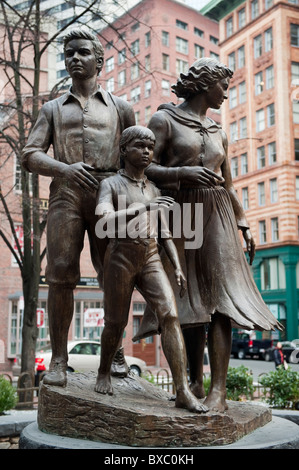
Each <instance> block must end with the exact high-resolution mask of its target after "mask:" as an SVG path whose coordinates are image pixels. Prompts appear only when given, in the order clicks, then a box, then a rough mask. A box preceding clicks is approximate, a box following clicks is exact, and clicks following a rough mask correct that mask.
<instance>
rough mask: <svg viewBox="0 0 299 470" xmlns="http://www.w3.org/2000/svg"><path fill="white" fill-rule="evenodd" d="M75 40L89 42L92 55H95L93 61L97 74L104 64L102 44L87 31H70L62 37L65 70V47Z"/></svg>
mask: <svg viewBox="0 0 299 470" xmlns="http://www.w3.org/2000/svg"><path fill="white" fill-rule="evenodd" d="M76 40H81V41H90V43H91V46H92V49H93V52H94V55H95V59H96V64H97V73H98V74H99V73H100V72H101V70H102V68H103V64H104V48H103V46H102V44H101V43H100V41H99V39H98V38H97V36H95V35H94V34H92V33H91V32H89V31H85V30H82V29H79V28H78V29H73V30H71V31H70V32H69V33H67V34H66V35H65V36H64V39H63V44H64V53H65V58H66V68H68V65H67V46H68V44H69V43H70V42H71V41H76Z"/></svg>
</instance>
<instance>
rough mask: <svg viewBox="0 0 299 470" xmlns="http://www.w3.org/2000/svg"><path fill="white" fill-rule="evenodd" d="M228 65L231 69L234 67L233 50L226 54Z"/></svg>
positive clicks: (234, 55)
mask: <svg viewBox="0 0 299 470" xmlns="http://www.w3.org/2000/svg"><path fill="white" fill-rule="evenodd" d="M228 67H229V68H230V69H231V70H233V71H234V70H235V69H236V54H235V52H232V53H231V54H229V56H228Z"/></svg>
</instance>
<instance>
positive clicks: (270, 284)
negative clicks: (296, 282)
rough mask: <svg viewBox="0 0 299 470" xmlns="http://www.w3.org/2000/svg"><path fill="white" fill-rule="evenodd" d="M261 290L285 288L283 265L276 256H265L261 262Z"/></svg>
mask: <svg viewBox="0 0 299 470" xmlns="http://www.w3.org/2000/svg"><path fill="white" fill-rule="evenodd" d="M261 288H262V290H276V289H285V288H286V279H285V267H284V264H283V262H282V261H281V260H280V259H278V258H267V259H265V260H264V261H263V262H262V263H261Z"/></svg>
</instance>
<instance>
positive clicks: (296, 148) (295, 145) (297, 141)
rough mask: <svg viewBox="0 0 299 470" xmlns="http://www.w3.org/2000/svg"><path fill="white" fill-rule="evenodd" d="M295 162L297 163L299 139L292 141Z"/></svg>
mask: <svg viewBox="0 0 299 470" xmlns="http://www.w3.org/2000/svg"><path fill="white" fill-rule="evenodd" d="M294 148H295V160H296V161H299V139H294Z"/></svg>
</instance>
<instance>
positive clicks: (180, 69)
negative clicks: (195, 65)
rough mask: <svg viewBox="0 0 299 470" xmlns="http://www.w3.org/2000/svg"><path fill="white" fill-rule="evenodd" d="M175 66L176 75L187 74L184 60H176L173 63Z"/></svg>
mask: <svg viewBox="0 0 299 470" xmlns="http://www.w3.org/2000/svg"><path fill="white" fill-rule="evenodd" d="M175 65H176V74H177V75H180V74H181V73H187V72H188V68H189V64H188V62H186V61H185V60H181V59H177V60H176V62H175Z"/></svg>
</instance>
